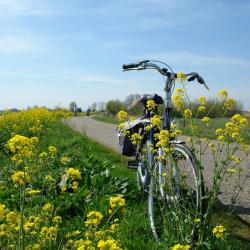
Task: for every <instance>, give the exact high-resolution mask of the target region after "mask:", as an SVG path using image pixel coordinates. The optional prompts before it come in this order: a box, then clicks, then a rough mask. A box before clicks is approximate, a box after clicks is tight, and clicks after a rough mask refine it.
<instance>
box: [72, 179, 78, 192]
mask: <svg viewBox="0 0 250 250" xmlns="http://www.w3.org/2000/svg"><path fill="white" fill-rule="evenodd" d="M78 187H79V183H78V181H73V183H72V189H74V190H77V189H78Z"/></svg>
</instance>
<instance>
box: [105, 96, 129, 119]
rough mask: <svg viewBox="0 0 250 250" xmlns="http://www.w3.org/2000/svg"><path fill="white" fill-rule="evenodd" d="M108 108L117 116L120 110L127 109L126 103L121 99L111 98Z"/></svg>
mask: <svg viewBox="0 0 250 250" xmlns="http://www.w3.org/2000/svg"><path fill="white" fill-rule="evenodd" d="M106 109H107V111H108V112H109V113H111V114H112V115H113V116H115V115H116V114H117V113H118V112H119V111H120V110H125V106H124V104H123V103H122V102H121V101H119V100H111V101H108V102H107V105H106Z"/></svg>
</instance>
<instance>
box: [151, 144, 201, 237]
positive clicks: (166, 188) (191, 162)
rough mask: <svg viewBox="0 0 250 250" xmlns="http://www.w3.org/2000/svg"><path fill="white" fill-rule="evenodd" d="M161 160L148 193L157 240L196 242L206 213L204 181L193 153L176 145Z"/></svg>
mask: <svg viewBox="0 0 250 250" xmlns="http://www.w3.org/2000/svg"><path fill="white" fill-rule="evenodd" d="M163 156H164V153H163V149H159V152H158V160H155V168H154V171H153V172H152V173H151V178H150V183H149V191H148V213H149V220H150V225H151V228H152V231H153V234H154V236H155V237H156V238H157V239H164V238H166V239H168V240H169V238H172V239H173V240H176V239H178V240H180V241H182V242H183V241H190V242H191V241H192V240H194V239H195V238H197V233H198V227H199V223H200V220H201V214H202V204H201V202H202V199H201V198H202V195H203V190H204V186H203V180H202V175H201V172H200V170H199V168H198V167H197V165H196V163H195V158H194V156H193V155H192V153H191V152H190V150H189V149H188V148H187V147H186V146H185V145H183V144H174V143H173V144H172V146H171V147H170V153H169V154H168V155H167V156H164V159H161V158H163Z"/></svg>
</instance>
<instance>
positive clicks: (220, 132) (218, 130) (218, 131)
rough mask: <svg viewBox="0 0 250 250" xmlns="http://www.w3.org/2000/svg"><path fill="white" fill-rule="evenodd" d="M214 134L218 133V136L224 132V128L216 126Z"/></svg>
mask: <svg viewBox="0 0 250 250" xmlns="http://www.w3.org/2000/svg"><path fill="white" fill-rule="evenodd" d="M215 134H216V135H218V136H219V135H223V134H224V130H223V129H222V128H218V129H216V131H215Z"/></svg>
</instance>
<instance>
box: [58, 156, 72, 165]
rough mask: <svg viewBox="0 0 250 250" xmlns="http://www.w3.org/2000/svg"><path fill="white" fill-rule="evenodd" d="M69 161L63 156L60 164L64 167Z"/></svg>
mask: <svg viewBox="0 0 250 250" xmlns="http://www.w3.org/2000/svg"><path fill="white" fill-rule="evenodd" d="M69 161H70V159H69V158H68V157H67V156H63V157H62V158H61V159H60V162H61V163H62V164H63V165H66V164H67V163H68V162H69Z"/></svg>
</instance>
